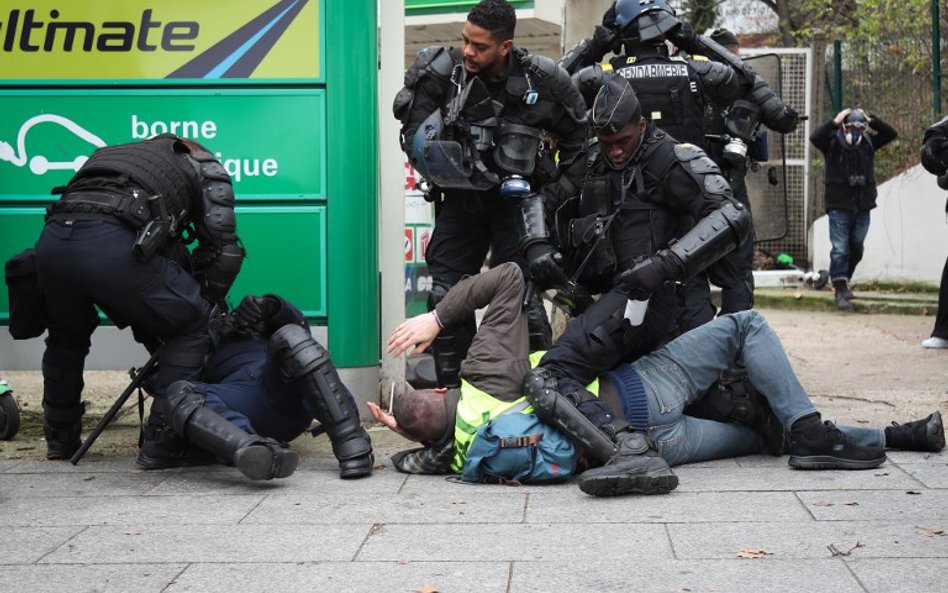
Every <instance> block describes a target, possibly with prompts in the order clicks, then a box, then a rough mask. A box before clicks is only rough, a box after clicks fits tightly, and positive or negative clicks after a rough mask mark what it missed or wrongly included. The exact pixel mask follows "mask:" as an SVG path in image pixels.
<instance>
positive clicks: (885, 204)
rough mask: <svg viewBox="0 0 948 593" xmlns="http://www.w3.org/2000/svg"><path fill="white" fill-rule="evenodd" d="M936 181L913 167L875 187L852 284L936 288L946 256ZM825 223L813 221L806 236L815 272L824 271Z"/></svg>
mask: <svg viewBox="0 0 948 593" xmlns="http://www.w3.org/2000/svg"><path fill="white" fill-rule="evenodd" d="M946 198H948V192H946V191H945V190H943V189H940V188H939V187H938V185H937V184H936V183H935V176H934V175H931V174H929V173H928V171H925V169H923V168H922V167H921V165H917V166H915V167H913V168H912V169H910V170H908V171H906V172H905V173H903V174H901V175H899V176H898V177H895V178H893V179H890V180H889V181H886V182H885V183H883V184H882V185H880V186H879V200H878V207H877V208H876V209H875V210H873V211H872V221H871V223H870V225H869V235H868V236H867V237H866V254H865V256H864V257H863V260H862V262H861V263H860V264H859V266H858V267H857V268H856V274H855V276H854V277H853V281H854V282H856V283H859V282H866V281H870V280H883V281H902V280H910V281H916V282H928V283H931V284H935V285H937V284H938V283H939V281H940V280H941V271H942V268H943V267H944V265H945V256H946V254H948V224H946V222H945V199H946ZM828 225H829V223H828V219H827V217H826V216H825V215H824V216H822V217H820V218H819V219H817V220H816V222H815V223H814V224H813V229H812V232H811V236H810V241H811V244H812V245H813V252H812V253H813V267H814V269H827V270H828V269H829V252H830V242H829V226H828Z"/></svg>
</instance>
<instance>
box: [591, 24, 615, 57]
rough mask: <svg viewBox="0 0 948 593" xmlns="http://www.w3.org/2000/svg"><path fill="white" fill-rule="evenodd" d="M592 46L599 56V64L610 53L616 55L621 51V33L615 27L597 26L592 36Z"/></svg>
mask: <svg viewBox="0 0 948 593" xmlns="http://www.w3.org/2000/svg"><path fill="white" fill-rule="evenodd" d="M592 46H593V49H594V51H595V52H596V54H597V59H596V61H597V62H598V61H599V60H601V59H602V57H603V56H605V55H606V54H607V53H609V52H612V53H616V51H617V50H618V49H619V32H618V31H616V30H615V28H614V27H606V26H603V25H596V29H595V30H594V31H593V36H592Z"/></svg>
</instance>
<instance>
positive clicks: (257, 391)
mask: <svg viewBox="0 0 948 593" xmlns="http://www.w3.org/2000/svg"><path fill="white" fill-rule="evenodd" d="M211 336H212V338H213V342H214V347H213V348H212V349H211V352H210V354H209V356H208V360H207V364H206V365H205V367H204V370H203V372H202V373H201V375H200V376H199V377H198V378H197V379H195V380H192V381H178V382H176V383H174V384H173V385H172V386H171V387H170V388H169V389H168V394H167V396H166V397H164V398H162V399H159V400H158V405H161V406H162V409H161V411H162V413H163V414H164V415H165V416H166V418H167V419H168V423H169V424H170V425H171V427H172V429H173V431H174V434H175V435H176V436H177V437H178V438H179V440H180V441H182V444H183V445H184V447H185V448H186V447H189V446H190V447H192V448H197V449H199V450H200V451H197V452H195V454H194V455H192V456H191V458H192V459H195V458H198V457H199V456H200V452H201V451H204V452H209V453H212V454H213V455H214V457H215V458H216V459H219V460H223V461H225V462H229V463H233V464H234V465H236V466H237V468H238V469H239V470H240V471H241V472H242V473H243V474H244V475H245V476H247V477H249V478H251V479H258V480H260V479H264V480H269V479H272V478H283V477H287V476H289V475H290V474H292V473H293V471H294V469H295V468H296V465H297V462H298V456H297V454H296V452H294V451H292V450H290V449H289V448H288V447H287V446H286V445H283V444H282V443H285V442H289V441H291V440H293V439H295V438H296V437H298V436H299V435H300V434H302V433H303V432H305V431H306V430H307V429H309V427H310V424H311V422H312V420H313V419H314V418H315V419H316V420H318V421H319V423H320V431H321V432H325V433H326V434H327V435H329V439H330V441H331V442H332V448H333V453H334V454H335V455H336V457H337V459H338V460H339V469H340V476H341V477H342V478H343V479H352V478H362V477H365V476H368V475H369V474H370V473H371V472H372V464H373V460H374V457H373V455H372V442H371V440H370V438H369V435H368V433H367V432H366V431H365V429H364V428H362V425H361V424H360V423H359V412H358V409H357V408H356V404H355V400H354V399H353V398H352V394H351V393H350V392H349V390H348V389H347V388H346V386H345V385H344V384H343V382H342V381H341V380H340V378H339V374H338V373H337V372H336V368H335V366H334V365H333V363H332V361H331V360H330V358H329V353H328V352H327V351H326V349H325V348H323V347H322V345H320V344H319V342H317V341H316V340H315V339H313V336H312V334H311V333H310V328H309V325H307V323H306V318H305V317H304V316H303V314H302V312H300V310H299V309H297V308H296V307H295V306H293V304H291V303H290V302H288V301H286V300H285V299H283V298H281V297H279V296H277V295H273V294H268V295H264V296H261V297H258V296H253V295H247V296H246V297H244V299H243V300H242V301H241V302H240V304H239V305H238V306H237V308H236V309H235V310H234V311H233V312H230V313H227V314H222V315H219V316H216V317H215V318H214V320H213V321H212V323H211ZM183 457H184V456H180V457H179V458H178V461H184V459H183ZM168 461H169V462H170V461H174V460H168ZM208 461H210V460H208Z"/></svg>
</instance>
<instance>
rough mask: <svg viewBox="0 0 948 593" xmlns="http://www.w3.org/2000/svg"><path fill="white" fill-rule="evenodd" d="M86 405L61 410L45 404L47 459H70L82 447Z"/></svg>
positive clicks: (44, 426)
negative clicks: (83, 418) (83, 416)
mask: <svg viewBox="0 0 948 593" xmlns="http://www.w3.org/2000/svg"><path fill="white" fill-rule="evenodd" d="M84 413H85V404H84V403H82V404H80V405H78V406H71V407H68V408H60V407H57V406H51V405H49V404H47V403H44V404H43V434H44V435H45V436H46V459H49V460H50V461H59V460H63V459H70V458H71V457H72V456H73V455H74V454H75V453H76V451H78V450H79V447H81V446H82V440H81V439H80V437H81V436H82V415H83V414H84Z"/></svg>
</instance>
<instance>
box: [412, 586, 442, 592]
mask: <svg viewBox="0 0 948 593" xmlns="http://www.w3.org/2000/svg"><path fill="white" fill-rule="evenodd" d="M412 591H414V593H440V592H439V591H438V588H437V587H435V586H433V585H422V586H421V587H420V588H418V589H412Z"/></svg>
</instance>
